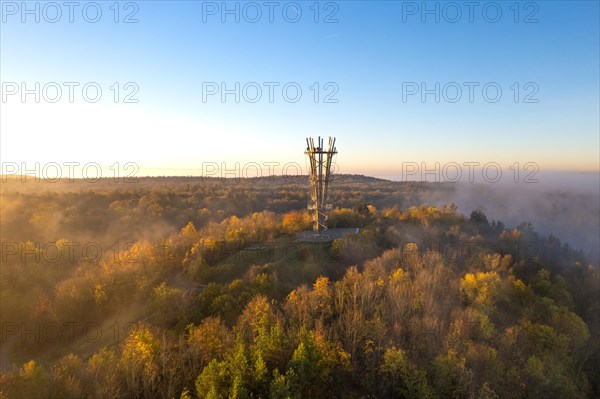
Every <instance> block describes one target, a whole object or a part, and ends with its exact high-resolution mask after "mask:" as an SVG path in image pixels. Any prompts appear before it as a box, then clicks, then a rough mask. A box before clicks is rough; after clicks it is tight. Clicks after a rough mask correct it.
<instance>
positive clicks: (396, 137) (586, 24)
mask: <svg viewBox="0 0 600 399" xmlns="http://www.w3.org/2000/svg"><path fill="white" fill-rule="evenodd" d="M45 4H46V3H44V2H42V3H39V4H38V6H37V7H38V8H39V18H40V21H39V23H38V22H36V21H35V18H36V15H35V13H34V14H23V10H22V9H21V8H22V6H21V2H20V1H19V2H6V1H2V25H1V43H0V44H1V53H0V56H1V61H0V78H1V81H2V83H3V87H2V89H3V93H2V94H3V98H2V103H0V106H1V107H2V109H1V122H0V128H1V149H0V155H1V156H2V161H3V162H18V163H20V162H27V163H34V162H58V163H64V162H81V163H85V162H97V163H99V164H101V165H110V164H113V163H114V162H119V163H125V162H136V163H137V164H138V165H139V166H140V172H139V173H140V174H177V175H185V174H199V173H200V171H201V168H202V163H203V162H217V163H219V164H220V163H221V162H226V163H227V164H228V165H233V164H234V163H235V162H240V163H242V164H244V163H247V162H257V163H259V164H262V163H264V162H280V163H282V164H283V163H286V162H298V163H300V164H301V165H305V161H304V158H303V157H304V155H303V153H302V151H303V149H304V143H305V141H304V139H305V137H307V136H317V135H321V136H328V135H331V136H336V137H337V142H338V145H337V146H338V149H339V156H338V158H337V163H338V165H339V167H340V170H341V171H343V172H352V173H364V174H371V175H383V174H389V173H392V174H393V173H394V172H396V171H398V170H399V169H400V168H401V164H402V162H417V163H419V164H420V163H421V162H426V163H428V164H431V165H432V164H433V163H434V162H441V163H447V162H452V161H453V162H458V163H463V162H467V161H477V162H481V163H485V162H498V163H499V164H501V165H503V167H504V165H512V164H513V163H515V162H520V163H521V164H524V163H526V162H536V163H537V164H538V165H540V167H541V168H542V169H543V170H586V171H597V170H599V147H600V143H599V135H600V132H599V129H600V128H599V46H600V43H599V32H600V27H599V15H600V11H599V2H597V1H539V2H519V3H517V7H515V6H514V4H515V2H513V1H510V2H475V7H474V9H473V14H472V16H470V15H469V13H470V10H469V9H468V8H467V6H465V5H464V2H462V1H459V2H456V3H452V5H450V6H449V5H448V2H428V3H427V7H428V8H429V9H432V10H434V9H435V7H436V6H437V7H438V10H439V12H438V15H437V17H438V18H439V22H437V21H436V15H435V14H427V13H423V10H422V8H423V4H424V3H423V2H421V1H419V2H402V1H370V2H367V1H337V2H319V3H317V7H315V5H314V4H315V2H312V1H309V2H298V3H297V5H298V7H297V6H296V5H294V3H291V2H272V4H273V7H274V8H273V22H272V23H271V22H270V21H269V19H270V16H269V11H270V9H269V6H266V5H265V2H263V1H258V2H256V3H252V4H251V5H250V6H248V5H247V4H248V2H227V3H226V4H227V7H228V8H230V9H234V8H235V7H236V4H237V7H239V19H240V22H239V23H238V22H236V21H235V18H236V16H235V15H232V14H225V15H223V9H222V8H223V3H222V2H221V1H218V2H200V1H169V2H166V1H139V2H130V3H127V2H120V3H119V8H120V12H119V15H118V16H117V19H118V21H119V22H118V23H115V22H114V18H115V10H114V6H113V4H114V2H112V1H108V2H102V1H101V2H98V3H97V4H99V5H100V9H101V11H102V15H101V17H99V20H98V22H97V23H91V22H88V21H86V20H85V18H84V15H83V10H82V8H83V6H84V5H86V4H89V3H88V2H80V3H79V6H78V7H76V8H75V9H74V10H73V22H72V23H70V22H69V9H68V8H67V7H65V6H62V4H63V2H58V4H59V5H61V10H60V11H61V13H62V16H61V17H60V18H58V17H57V14H56V11H57V10H56V9H53V8H51V7H46V8H44V7H45ZM27 5H28V7H29V8H30V9H33V10H35V7H36V2H28V3H27ZM254 5H258V6H259V8H260V11H261V13H262V15H261V17H260V18H259V20H258V22H256V23H251V22H250V21H249V20H251V19H253V18H255V16H256V7H254ZM454 5H458V6H459V8H460V12H461V15H458V14H456V11H457V9H456V7H454ZM317 8H318V9H319V15H318V16H315V10H316V9H317ZM484 9H485V10H484ZM517 9H518V15H517V14H516V10H517ZM86 10H87V14H86V15H85V16H86V18H87V19H89V20H93V19H94V18H95V12H96V10H95V8H94V7H93V6H89V7H88V8H87V9H86ZM284 10H285V13H286V14H285V15H283V13H284ZM498 10H500V12H501V15H500V16H497V14H496V12H497V11H498ZM129 14H133V18H135V19H137V20H138V22H137V23H123V20H124V19H125V17H126V16H127V15H129ZM315 17H317V18H318V21H319V22H318V23H316V22H315V20H314V19H315ZM328 17H329V19H330V22H331V23H325V21H324V20H325V19H327V18H328ZM471 17H472V20H473V21H472V22H471V21H470V18H471ZM23 18H25V22H23V21H22V19H23ZM222 18H226V20H225V22H223V21H222ZM53 19H58V22H56V23H51V22H50V21H51V20H53ZM293 19H298V22H296V23H292V22H290V21H291V20H293ZM423 19H424V21H423ZM495 19H497V22H492V21H493V20H495ZM515 19H516V20H517V22H515ZM335 20H337V22H335ZM452 20H457V21H456V22H452ZM535 21H537V22H535ZM527 22H529V23H527ZM23 82H25V84H26V86H27V87H28V88H30V89H32V88H34V87H35V82H40V95H41V99H40V103H35V98H34V95H33V94H32V95H28V96H26V97H25V101H23V100H22V98H21V92H20V91H21V89H22V87H21V83H23ZM48 82H57V83H58V84H59V85H61V86H62V97H61V98H60V100H59V101H58V102H56V103H51V102H49V101H47V100H48V98H49V99H53V98H54V97H55V94H54V93H55V91H54V90H55V89H54V86H52V85H50V86H47V91H46V92H45V93H44V90H43V87H44V85H46V84H47V83H48ZM63 82H76V83H79V86H77V87H75V88H74V100H73V102H72V103H71V102H69V100H68V87H67V86H64V85H63ZM88 82H96V83H97V85H98V86H99V87H100V88H101V89H102V96H101V97H100V100H99V101H98V102H97V103H88V102H87V101H86V100H85V99H84V98H83V94H82V90H81V88H82V86H83V85H84V84H86V83H88ZM114 82H118V84H119V87H120V90H119V96H118V98H117V99H118V102H117V103H115V102H114V96H115V88H114V86H112V85H113V84H114ZM127 82H133V83H134V85H132V86H128V87H124V85H125V83H127ZM211 82H214V83H216V85H212V83H211ZM236 82H239V83H240V97H241V98H240V102H239V103H236V102H235V101H234V95H233V94H230V95H227V96H226V97H225V102H222V99H221V95H220V92H219V93H216V94H215V95H207V92H206V90H207V89H208V88H210V89H214V88H215V87H216V88H218V90H219V91H220V90H221V88H220V87H219V86H220V85H221V83H225V85H226V86H227V87H228V88H230V89H233V88H234V87H235V83H236ZM249 82H256V83H257V84H258V85H259V86H260V87H261V90H262V97H261V98H260V100H258V102H256V103H251V102H250V101H248V99H250V100H251V99H252V98H254V97H255V94H256V92H255V88H254V87H253V86H252V85H249V86H246V87H247V92H246V94H247V96H246V97H248V98H244V95H243V94H244V93H243V87H244V85H246V84H247V83H249ZM265 82H276V83H278V84H279V85H278V86H274V97H273V102H272V103H271V102H269V98H268V97H269V89H268V86H266V85H265ZM290 82H294V85H297V86H299V87H300V88H301V90H302V96H301V97H300V99H299V100H298V102H295V103H292V102H288V101H286V98H284V95H283V94H282V87H283V85H285V84H286V83H290ZM315 82H317V86H313V85H314V83H315ZM436 82H439V85H440V86H439V87H440V89H439V95H440V102H439V103H437V102H435V94H428V95H427V96H426V97H425V102H423V101H422V98H421V92H420V91H421V84H422V83H423V84H424V85H425V86H426V87H427V88H428V89H434V88H435V85H436ZM451 82H455V83H451ZM465 82H475V83H474V84H478V85H476V86H473V90H474V92H473V94H474V97H473V102H471V101H470V99H469V89H468V86H465ZM515 82H516V83H517V86H514V84H515ZM327 83H331V84H329V85H327ZM449 83H450V84H449ZM448 84H449V85H448ZM486 84H491V85H488V86H490V87H491V88H490V87H488V89H489V90H488V92H487V93H488V97H484V95H483V94H482V87H483V86H484V85H486ZM111 86H112V87H113V89H111ZM444 86H446V90H444ZM456 86H459V87H461V90H462V96H461V97H460V98H459V99H458V100H457V101H456V102H450V100H453V99H456V98H457V97H456V96H457V92H456ZM135 87H137V88H139V91H137V93H136V94H134V95H133V97H132V98H134V99H137V100H138V102H137V103H125V102H124V99H125V95H126V94H127V93H130V92H133V91H134V89H135ZM290 87H291V88H289V90H288V95H289V97H287V99H288V100H291V99H293V97H294V96H295V88H294V86H290ZM311 87H312V89H311ZM316 87H319V98H318V102H317V103H315V101H314V100H315V89H316ZM496 87H500V89H501V90H502V96H501V97H500V98H499V100H498V101H497V102H491V100H493V99H494V97H495V90H496V89H495V88H496ZM517 87H518V90H519V91H518V95H517V92H516V90H517ZM15 88H18V90H19V91H18V92H16V94H7V93H8V92H9V91H14V90H15ZM203 88H204V92H203ZM415 88H416V89H417V90H418V92H417V93H415V94H412V95H411V94H410V93H409V92H408V90H413V91H414V90H415ZM34 90H35V89H34ZM336 90H337V92H336V93H335V94H333V95H332V97H331V99H335V100H337V103H326V102H324V100H325V98H326V96H327V95H328V94H332V93H333V92H334V91H336ZM515 96H516V100H517V102H515ZM203 97H206V98H205V100H206V101H203ZM403 97H404V98H403ZM488 100H490V101H488ZM531 100H537V102H526V101H531Z"/></svg>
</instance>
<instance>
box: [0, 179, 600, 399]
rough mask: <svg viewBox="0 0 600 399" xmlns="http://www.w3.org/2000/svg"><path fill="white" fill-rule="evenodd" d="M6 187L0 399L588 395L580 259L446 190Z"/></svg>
mask: <svg viewBox="0 0 600 399" xmlns="http://www.w3.org/2000/svg"><path fill="white" fill-rule="evenodd" d="M333 187H334V190H333V193H332V194H333V197H332V202H333V203H334V204H335V208H334V209H333V210H332V212H331V213H330V216H329V221H328V223H329V225H330V226H331V227H339V228H346V227H353V228H358V232H356V233H354V234H349V235H346V236H344V237H342V238H339V239H336V240H335V241H333V242H329V243H307V242H302V241H299V240H297V239H296V236H295V234H296V233H297V232H299V231H303V230H307V229H309V228H310V226H311V224H310V216H309V215H308V213H307V211H306V203H307V199H308V190H307V181H306V178H305V177H297V178H283V177H278V178H262V179H242V180H240V181H223V180H221V179H203V178H193V177H180V178H173V177H170V178H140V179H138V181H137V182H136V183H130V184H124V183H118V182H113V181H111V180H110V179H107V180H106V181H100V182H97V183H94V184H87V183H85V182H81V181H75V182H68V181H59V182H55V183H48V182H27V183H22V182H21V181H20V180H18V179H13V180H11V179H9V180H8V181H5V182H3V184H2V193H1V194H2V202H1V204H0V207H1V215H2V223H1V231H0V232H1V236H2V237H1V241H2V248H1V249H2V254H1V256H2V259H1V263H0V265H1V268H0V319H1V320H0V322H1V326H2V337H1V338H2V340H1V348H0V360H1V366H2V371H1V374H0V394H1V395H0V397H2V398H22V397H31V398H38V397H39V398H82V397H94V398H165V399H170V398H193V397H197V398H282V399H284V398H329V397H331V398H336V397H337V398H414V397H419V398H538V397H557V398H558V397H560V398H583V397H598V396H600V374H599V372H598V370H600V347H599V342H600V281H599V268H598V264H597V263H595V261H594V260H590V259H588V258H587V257H586V256H585V255H584V253H583V252H581V251H579V250H577V249H574V247H575V248H577V245H576V243H569V244H567V243H563V242H561V241H560V240H559V239H558V238H556V237H555V236H553V235H545V234H540V233H538V232H536V230H535V228H534V226H533V225H532V224H531V223H528V221H526V220H524V221H522V222H523V223H520V224H517V225H514V226H507V225H505V224H504V223H503V222H502V221H498V220H491V218H489V217H488V215H486V213H485V212H484V211H482V210H481V209H473V210H471V212H467V213H461V212H460V211H459V210H458V208H457V206H456V205H455V204H453V203H446V204H443V203H440V201H443V199H444V198H446V197H447V194H448V192H450V191H452V190H454V188H453V186H452V185H447V184H433V183H410V182H404V183H398V182H390V181H386V180H380V179H374V178H367V177H363V176H349V175H341V176H336V181H335V185H334V186H333Z"/></svg>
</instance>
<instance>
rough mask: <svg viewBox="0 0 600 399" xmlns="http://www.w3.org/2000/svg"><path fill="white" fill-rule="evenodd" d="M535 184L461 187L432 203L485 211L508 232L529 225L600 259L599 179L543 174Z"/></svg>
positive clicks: (504, 182)
mask: <svg viewBox="0 0 600 399" xmlns="http://www.w3.org/2000/svg"><path fill="white" fill-rule="evenodd" d="M536 178H537V180H538V182H537V183H529V184H527V183H522V182H521V183H514V182H513V181H507V180H508V179H504V180H501V181H499V182H497V183H486V182H479V183H478V182H474V183H468V182H458V183H455V189H454V190H448V191H444V193H445V194H444V195H445V197H443V198H442V199H441V200H440V199H439V197H437V198H436V199H435V200H432V201H431V202H432V203H433V204H435V205H440V203H444V202H446V203H448V202H454V203H455V204H456V205H457V207H458V210H459V211H460V212H462V213H464V214H466V215H469V214H470V212H471V211H472V210H474V209H481V210H482V211H483V212H484V213H485V214H486V215H487V217H488V219H489V220H490V221H491V220H499V221H502V222H503V223H504V224H505V225H506V227H507V228H509V227H515V226H517V225H519V224H521V223H522V222H530V223H531V224H532V225H533V227H534V228H535V230H536V231H537V232H538V233H540V234H543V235H550V234H552V235H554V236H555V237H557V238H559V239H560V240H561V241H562V242H563V243H564V242H566V243H568V244H569V245H570V246H571V247H572V248H575V249H581V250H583V251H584V253H585V254H586V255H587V256H588V257H589V259H590V260H591V261H592V262H594V263H597V262H598V261H599V260H600V175H599V174H598V173H593V172H592V173H583V172H539V173H538V174H537V176H536Z"/></svg>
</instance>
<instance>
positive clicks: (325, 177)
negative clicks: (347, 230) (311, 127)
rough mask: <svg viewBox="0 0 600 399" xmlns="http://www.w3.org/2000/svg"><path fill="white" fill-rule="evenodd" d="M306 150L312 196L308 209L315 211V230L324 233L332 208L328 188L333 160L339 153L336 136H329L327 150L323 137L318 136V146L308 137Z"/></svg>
mask: <svg viewBox="0 0 600 399" xmlns="http://www.w3.org/2000/svg"><path fill="white" fill-rule="evenodd" d="M306 144H307V147H306V151H304V153H305V154H306V155H308V158H309V161H310V177H309V179H310V185H311V196H310V201H309V202H308V209H309V210H310V211H311V212H313V230H314V231H315V232H317V233H322V232H324V231H325V230H327V211H329V210H331V204H330V203H328V198H327V194H328V193H327V190H328V188H329V181H330V178H331V161H332V160H333V156H334V155H335V154H337V151H336V149H335V138H331V137H329V147H328V149H327V151H325V149H324V148H323V139H321V137H319V138H318V142H317V146H316V147H315V143H314V141H313V139H312V137H311V138H307V139H306Z"/></svg>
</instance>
